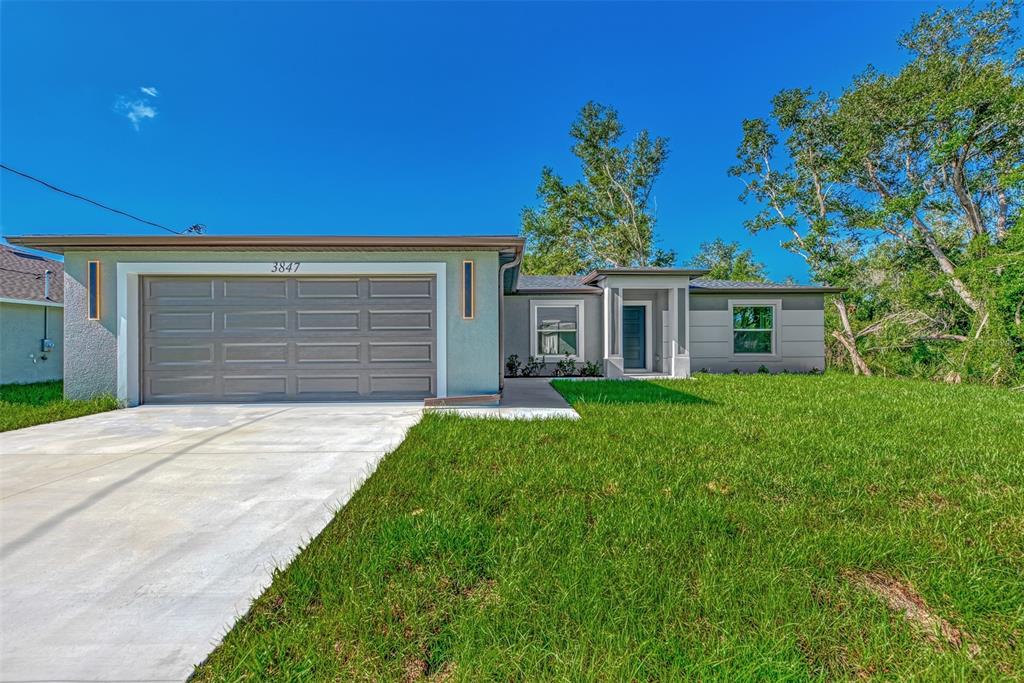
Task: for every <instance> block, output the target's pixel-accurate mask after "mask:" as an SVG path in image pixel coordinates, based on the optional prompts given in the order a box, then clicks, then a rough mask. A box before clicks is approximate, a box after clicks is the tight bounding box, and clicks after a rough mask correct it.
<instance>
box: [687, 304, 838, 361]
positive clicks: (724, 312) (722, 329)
mask: <svg viewBox="0 0 1024 683" xmlns="http://www.w3.org/2000/svg"><path fill="white" fill-rule="evenodd" d="M730 299H732V300H740V299H742V300H768V301H771V300H781V301H782V306H781V311H780V312H779V320H778V321H777V322H776V334H777V341H776V345H777V346H776V351H777V353H776V356H775V357H774V358H763V357H759V358H744V357H743V356H742V355H733V353H732V321H731V320H730V318H729V300H730ZM824 300H825V297H824V295H823V294H781V293H769V294H742V293H736V294H698V293H695V292H692V291H691V292H690V309H691V312H690V336H691V341H690V357H691V361H690V367H691V368H692V369H693V371H694V372H700V371H704V370H706V371H709V372H732V371H733V370H739V371H740V372H756V371H757V370H758V369H759V368H760V367H761V366H762V365H763V366H765V367H766V368H768V369H769V370H770V371H772V372H781V371H783V370H785V371H788V372H810V371H812V370H824V369H825V338H824V334H825V305H824Z"/></svg>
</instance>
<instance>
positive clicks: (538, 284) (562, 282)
mask: <svg viewBox="0 0 1024 683" xmlns="http://www.w3.org/2000/svg"><path fill="white" fill-rule="evenodd" d="M586 288H587V286H586V285H585V284H583V276H582V275H522V274H520V276H519V291H523V290H530V289H586Z"/></svg>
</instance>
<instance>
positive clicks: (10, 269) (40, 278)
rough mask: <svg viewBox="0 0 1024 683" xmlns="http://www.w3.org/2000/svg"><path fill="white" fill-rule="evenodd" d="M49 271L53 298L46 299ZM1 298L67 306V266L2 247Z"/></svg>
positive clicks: (0, 261)
mask: <svg viewBox="0 0 1024 683" xmlns="http://www.w3.org/2000/svg"><path fill="white" fill-rule="evenodd" d="M48 270H49V271H51V274H50V298H49V299H47V298H46V297H45V292H46V280H45V273H46V271H48ZM0 298H2V299H14V300H16V301H31V302H38V303H40V304H46V303H50V304H63V303H64V264H63V263H61V262H60V261H54V260H53V259H48V258H46V257H44V256H38V255H36V254H29V253H26V252H24V251H19V250H17V249H11V248H10V247H8V246H7V245H5V244H0Z"/></svg>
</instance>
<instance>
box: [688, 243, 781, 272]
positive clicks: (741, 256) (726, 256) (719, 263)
mask: <svg viewBox="0 0 1024 683" xmlns="http://www.w3.org/2000/svg"><path fill="white" fill-rule="evenodd" d="M691 262H692V263H693V265H694V266H696V267H697V268H707V269H708V274H707V275H706V276H705V277H708V278H711V279H714V280H744V281H747V282H764V281H766V280H767V279H768V278H767V277H765V270H766V269H765V265H764V264H763V263H761V262H760V261H757V260H756V259H755V258H754V252H753V250H751V249H743V248H741V247H740V243H739V242H726V241H725V240H723V239H722V238H720V237H719V238H716V239H715V240H713V241H711V242H702V243H701V245H700V248H699V250H698V251H697V254H696V255H695V256H694V257H693V259H692V260H691Z"/></svg>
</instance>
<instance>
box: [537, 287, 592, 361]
mask: <svg viewBox="0 0 1024 683" xmlns="http://www.w3.org/2000/svg"><path fill="white" fill-rule="evenodd" d="M530 326H531V330H530V332H531V334H530V355H531V356H538V357H540V358H543V359H544V360H546V361H558V360H562V359H563V358H565V355H566V354H569V357H570V358H572V359H574V360H577V361H582V360H583V348H584V347H583V300H582V299H572V300H543V299H534V300H532V301H530Z"/></svg>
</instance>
